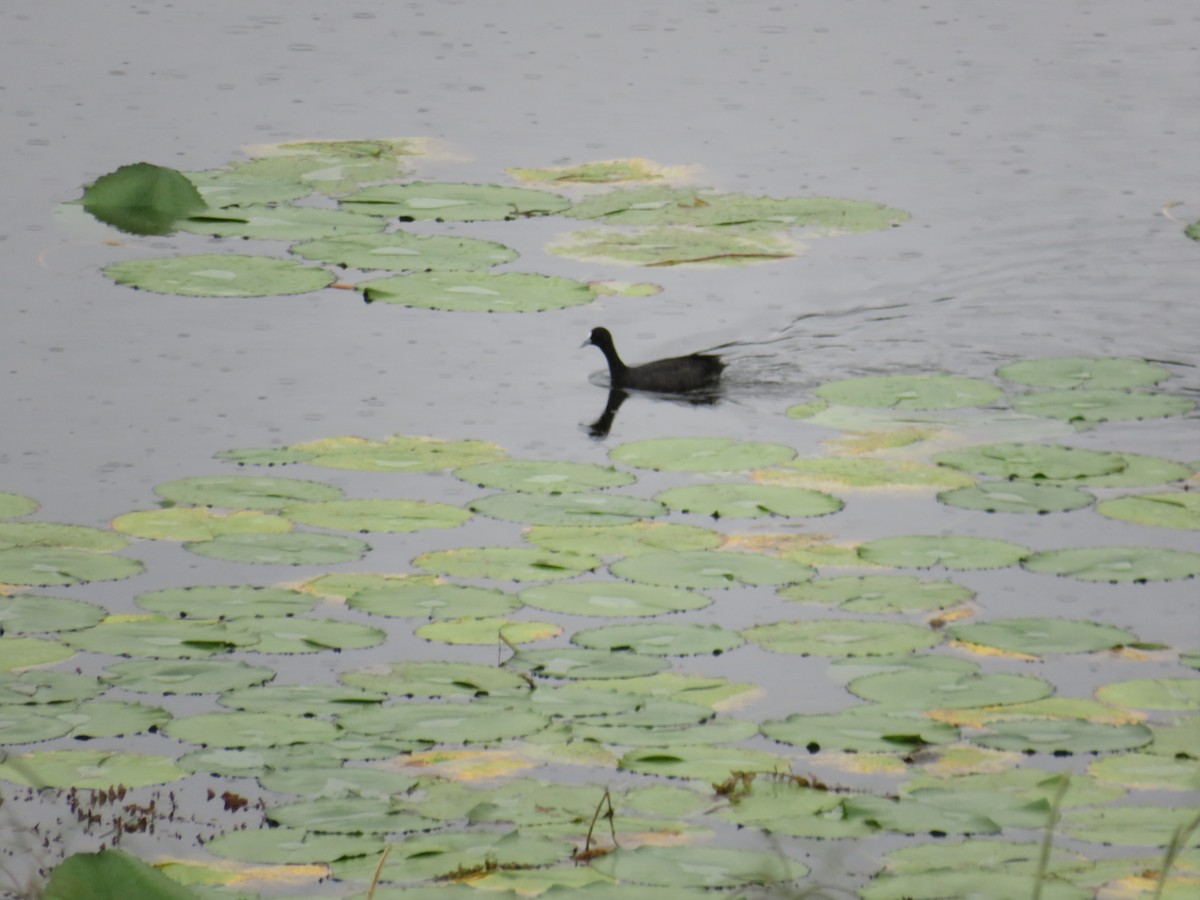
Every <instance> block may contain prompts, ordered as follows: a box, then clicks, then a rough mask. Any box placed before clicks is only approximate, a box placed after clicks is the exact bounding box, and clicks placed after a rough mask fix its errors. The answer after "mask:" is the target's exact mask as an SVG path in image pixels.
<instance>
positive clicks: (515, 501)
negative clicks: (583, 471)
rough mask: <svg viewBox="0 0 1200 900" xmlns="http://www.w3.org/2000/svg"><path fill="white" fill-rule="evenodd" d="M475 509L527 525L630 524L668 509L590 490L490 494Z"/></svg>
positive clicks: (651, 502)
mask: <svg viewBox="0 0 1200 900" xmlns="http://www.w3.org/2000/svg"><path fill="white" fill-rule="evenodd" d="M470 508H471V510H472V511H473V512H478V513H482V514H483V515H485V516H490V517H491V518H493V519H503V520H504V521H506V522H522V523H524V524H527V525H596V526H603V525H628V524H630V523H632V522H636V521H638V520H640V519H652V518H654V517H656V516H661V515H664V514H665V513H666V510H665V509H664V508H663V507H662V505H661V504H659V503H655V502H654V501H653V500H643V499H641V498H640V497H628V496H625V495H622V494H609V493H598V492H594V491H588V492H586V493H571V494H528V493H515V494H491V495H489V496H487V497H482V498H480V499H479V500H475V501H473V502H472V503H471V505H470Z"/></svg>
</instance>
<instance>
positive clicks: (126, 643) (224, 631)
mask: <svg viewBox="0 0 1200 900" xmlns="http://www.w3.org/2000/svg"><path fill="white" fill-rule="evenodd" d="M63 638H64V641H65V642H66V643H68V644H70V645H71V646H72V647H77V648H78V649H80V650H87V651H89V652H91V653H108V654H110V655H112V656H147V657H151V658H156V659H158V658H161V659H187V658H191V657H204V656H211V655H212V654H213V653H221V652H227V651H229V650H233V649H235V648H237V647H241V646H248V645H252V644H254V643H255V642H256V641H257V640H258V638H257V637H255V636H253V635H247V634H241V633H238V632H236V631H233V630H232V629H230V628H229V627H228V626H227V625H226V623H224V622H218V621H213V620H194V619H179V618H168V617H166V616H141V617H136V618H134V617H129V618H110V619H106V620H105V621H103V622H101V623H100V624H98V625H96V626H94V627H92V628H89V629H87V630H86V631H74V632H70V633H68V634H65V635H63Z"/></svg>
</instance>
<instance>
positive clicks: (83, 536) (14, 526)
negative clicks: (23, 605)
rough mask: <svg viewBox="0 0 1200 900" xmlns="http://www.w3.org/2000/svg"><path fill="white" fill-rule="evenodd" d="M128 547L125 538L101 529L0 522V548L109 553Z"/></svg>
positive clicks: (58, 524) (51, 523)
mask: <svg viewBox="0 0 1200 900" xmlns="http://www.w3.org/2000/svg"><path fill="white" fill-rule="evenodd" d="M127 546H129V539H128V538H126V537H124V536H123V535H119V534H113V533H112V532H111V531H105V530H103V529H100V528H88V527H86V526H84V525H63V524H60V523H58V522H0V550H10V549H14V548H18V547H29V548H31V549H37V548H43V549H61V548H69V549H72V550H91V551H95V552H97V553H111V552H113V551H114V550H122V549H124V548H125V547H127ZM0 581H3V579H0Z"/></svg>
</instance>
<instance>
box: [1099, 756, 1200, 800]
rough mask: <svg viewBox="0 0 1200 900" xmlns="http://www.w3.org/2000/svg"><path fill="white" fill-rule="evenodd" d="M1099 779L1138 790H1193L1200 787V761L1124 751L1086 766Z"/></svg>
mask: <svg viewBox="0 0 1200 900" xmlns="http://www.w3.org/2000/svg"><path fill="white" fill-rule="evenodd" d="M1088 774H1089V775H1091V776H1092V777H1093V778H1098V779H1099V780H1101V781H1107V782H1112V783H1114V784H1119V785H1121V786H1122V787H1125V788H1129V789H1131V790H1138V791H1195V790H1198V789H1200V760H1195V759H1183V758H1173V757H1170V756H1155V755H1153V754H1150V753H1125V754H1122V755H1120V756H1105V757H1102V758H1100V759H1098V760H1096V761H1095V762H1093V763H1092V764H1091V765H1089V766H1088Z"/></svg>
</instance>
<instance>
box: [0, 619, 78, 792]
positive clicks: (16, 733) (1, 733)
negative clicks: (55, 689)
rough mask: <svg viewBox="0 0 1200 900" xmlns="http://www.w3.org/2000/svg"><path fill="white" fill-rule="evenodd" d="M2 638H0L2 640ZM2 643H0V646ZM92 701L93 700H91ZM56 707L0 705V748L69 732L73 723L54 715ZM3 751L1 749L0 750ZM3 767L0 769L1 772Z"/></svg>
mask: <svg viewBox="0 0 1200 900" xmlns="http://www.w3.org/2000/svg"><path fill="white" fill-rule="evenodd" d="M3 640H4V638H0V641H3ZM2 646H3V644H0V647H2ZM93 702H94V701H93ZM57 711H58V710H57V707H54V708H52V709H45V708H43V707H35V706H0V748H2V747H3V746H4V745H6V744H36V743H39V742H41V741H52V740H54V739H55V738H60V737H63V736H64V735H67V734H70V733H71V729H72V728H74V727H75V726H74V723H73V722H70V721H68V720H67V719H64V718H62V717H61V716H58V715H55V713H56V712H57ZM0 753H3V750H0ZM2 771H3V769H0V772H2Z"/></svg>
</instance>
